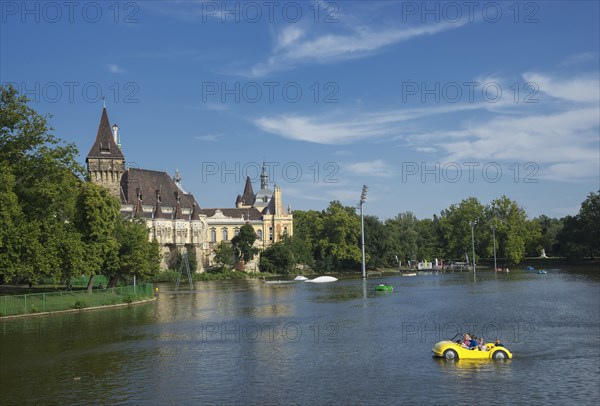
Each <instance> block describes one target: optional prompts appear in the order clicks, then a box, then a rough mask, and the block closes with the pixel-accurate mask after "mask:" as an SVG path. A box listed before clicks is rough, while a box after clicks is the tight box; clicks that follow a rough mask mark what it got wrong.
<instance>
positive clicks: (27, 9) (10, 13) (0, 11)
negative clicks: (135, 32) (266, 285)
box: [0, 1, 140, 24]
mask: <svg viewBox="0 0 600 406" xmlns="http://www.w3.org/2000/svg"><path fill="white" fill-rule="evenodd" d="M139 11H140V7H139V5H138V3H137V2H133V1H106V2H105V1H101V2H99V1H82V2H80V1H0V21H2V23H3V24H4V23H11V22H18V23H22V24H31V23H35V24H40V23H46V24H56V23H59V22H68V23H71V24H72V23H80V22H83V23H91V24H95V23H98V22H100V21H103V20H108V21H111V22H113V23H115V24H137V23H138V22H139V20H138V16H139Z"/></svg>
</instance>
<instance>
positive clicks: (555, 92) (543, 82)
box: [523, 72, 600, 102]
mask: <svg viewBox="0 0 600 406" xmlns="http://www.w3.org/2000/svg"><path fill="white" fill-rule="evenodd" d="M523 78H524V79H525V80H526V81H528V82H533V83H535V84H537V85H538V87H539V91H540V92H543V93H546V94H548V95H550V96H552V97H557V98H559V99H565V100H570V101H575V102H598V100H599V99H600V81H599V79H598V76H597V75H595V77H592V76H584V77H576V78H569V79H560V78H552V77H550V76H546V75H543V74H540V73H535V72H528V73H525V74H523Z"/></svg>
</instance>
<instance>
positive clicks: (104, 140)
mask: <svg viewBox="0 0 600 406" xmlns="http://www.w3.org/2000/svg"><path fill="white" fill-rule="evenodd" d="M87 157H88V158H118V159H125V156H124V155H123V153H122V152H121V149H120V148H119V147H118V145H117V143H116V142H115V139H114V135H113V132H112V128H111V126H110V122H109V121H108V113H107V112H106V108H103V109H102V116H101V117H100V124H99V125H98V133H97V134H96V141H95V142H94V145H92V148H91V149H90V152H89V153H88V156H87Z"/></svg>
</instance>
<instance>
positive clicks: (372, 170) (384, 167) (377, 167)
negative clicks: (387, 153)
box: [345, 159, 392, 177]
mask: <svg viewBox="0 0 600 406" xmlns="http://www.w3.org/2000/svg"><path fill="white" fill-rule="evenodd" d="M345 168H346V170H348V171H349V172H352V173H353V174H355V175H361V176H377V177H389V176H391V175H392V168H391V167H390V166H389V165H388V164H386V163H385V162H383V160H381V159H377V160H375V161H365V162H355V163H352V164H348V165H346V166H345Z"/></svg>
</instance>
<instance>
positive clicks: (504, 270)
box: [496, 268, 510, 273]
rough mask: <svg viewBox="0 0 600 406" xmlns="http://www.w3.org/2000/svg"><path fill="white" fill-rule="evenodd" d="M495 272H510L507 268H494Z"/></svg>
mask: <svg viewBox="0 0 600 406" xmlns="http://www.w3.org/2000/svg"><path fill="white" fill-rule="evenodd" d="M496 272H502V273H509V272H510V270H509V269H508V268H496Z"/></svg>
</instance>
